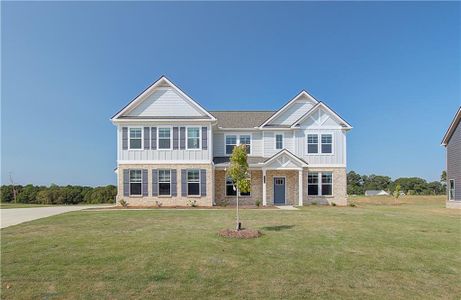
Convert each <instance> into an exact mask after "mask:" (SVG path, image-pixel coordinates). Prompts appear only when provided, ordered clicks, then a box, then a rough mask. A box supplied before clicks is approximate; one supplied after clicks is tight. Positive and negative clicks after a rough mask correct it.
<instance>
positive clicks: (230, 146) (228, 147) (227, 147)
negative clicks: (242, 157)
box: [226, 145, 235, 154]
mask: <svg viewBox="0 0 461 300" xmlns="http://www.w3.org/2000/svg"><path fill="white" fill-rule="evenodd" d="M234 147H235V145H226V154H232V151H234Z"/></svg>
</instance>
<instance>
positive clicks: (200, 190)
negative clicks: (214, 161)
mask: <svg viewBox="0 0 461 300" xmlns="http://www.w3.org/2000/svg"><path fill="white" fill-rule="evenodd" d="M197 170H198V195H189V171H197ZM201 172H202V171H201V170H200V169H187V170H186V184H187V197H201V196H202V174H201ZM191 183H196V182H191Z"/></svg>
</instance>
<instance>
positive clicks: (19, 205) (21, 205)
mask: <svg viewBox="0 0 461 300" xmlns="http://www.w3.org/2000/svg"><path fill="white" fill-rule="evenodd" d="M47 206H50V205H46V204H27V203H1V202H0V208H31V207H47Z"/></svg>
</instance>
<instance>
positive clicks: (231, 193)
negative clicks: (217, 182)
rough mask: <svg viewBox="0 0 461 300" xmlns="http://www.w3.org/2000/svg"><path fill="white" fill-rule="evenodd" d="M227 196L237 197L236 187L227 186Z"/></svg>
mask: <svg viewBox="0 0 461 300" xmlns="http://www.w3.org/2000/svg"><path fill="white" fill-rule="evenodd" d="M226 195H227V196H236V195H237V192H236V191H234V186H233V185H232V184H226Z"/></svg>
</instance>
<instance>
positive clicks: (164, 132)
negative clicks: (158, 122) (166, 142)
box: [158, 128, 170, 139]
mask: <svg viewBox="0 0 461 300" xmlns="http://www.w3.org/2000/svg"><path fill="white" fill-rule="evenodd" d="M158 137H159V138H168V139H169V138H170V128H159V129H158Z"/></svg>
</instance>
